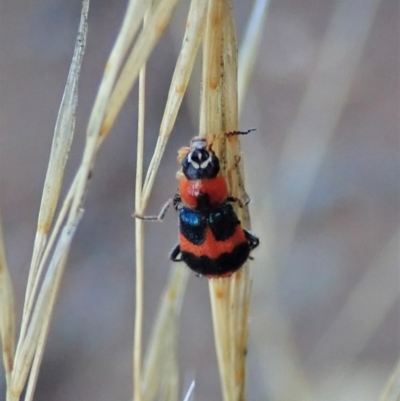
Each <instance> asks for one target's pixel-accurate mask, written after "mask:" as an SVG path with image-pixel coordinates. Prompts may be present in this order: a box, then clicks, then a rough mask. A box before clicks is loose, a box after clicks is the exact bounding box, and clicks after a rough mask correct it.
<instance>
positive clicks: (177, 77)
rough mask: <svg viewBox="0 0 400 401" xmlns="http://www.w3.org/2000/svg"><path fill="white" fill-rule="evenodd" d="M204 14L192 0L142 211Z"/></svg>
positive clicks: (204, 4)
mask: <svg viewBox="0 0 400 401" xmlns="http://www.w3.org/2000/svg"><path fill="white" fill-rule="evenodd" d="M206 10H207V2H206V1H204V0H192V2H191V5H190V10H189V15H188V18H187V23H186V31H185V35H184V38H183V41H182V48H181V51H180V53H179V57H178V61H177V63H176V67H175V71H174V75H173V77H172V80H171V85H170V89H169V92H168V99H167V103H166V105H165V110H164V114H163V117H162V121H161V127H160V134H159V137H158V140H157V144H156V148H155V151H154V155H153V157H152V159H151V162H150V166H149V169H148V171H147V175H146V180H145V184H144V188H143V202H142V206H143V207H146V205H147V202H148V199H149V197H150V193H151V190H152V187H153V184H154V180H155V177H156V173H157V170H158V167H159V165H160V161H161V157H162V155H163V153H164V150H165V146H166V144H167V140H168V138H169V136H170V134H171V131H172V128H173V125H174V123H175V120H176V116H177V114H178V111H179V108H180V106H181V104H182V100H183V96H184V95H185V92H186V89H187V85H188V82H189V78H190V75H191V73H192V70H193V65H194V62H195V59H196V54H197V51H198V48H199V45H200V41H201V38H202V36H203V31H204V24H205V16H206Z"/></svg>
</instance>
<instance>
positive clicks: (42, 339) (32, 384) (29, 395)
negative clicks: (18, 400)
mask: <svg viewBox="0 0 400 401" xmlns="http://www.w3.org/2000/svg"><path fill="white" fill-rule="evenodd" d="M67 253H68V252H67ZM67 253H65V256H64V258H63V259H62V260H61V266H60V269H58V271H57V274H56V280H55V282H54V286H53V287H52V289H51V294H50V299H49V303H48V305H47V310H46V312H45V314H46V316H48V317H49V318H48V319H47V320H46V321H45V322H44V324H43V326H42V327H41V328H40V334H39V340H38V343H37V347H36V352H35V356H34V358H33V362H32V367H31V370H30V372H29V379H28V385H27V387H26V392H25V398H24V401H32V399H33V395H34V391H35V388H36V383H37V378H38V375H39V369H40V364H41V362H42V358H43V353H44V347H45V344H46V340H47V335H48V333H49V328H50V318H51V316H52V314H53V310H54V305H55V301H56V298H57V294H58V290H59V287H60V283H61V278H62V276H63V272H64V269H65V265H66V263H67Z"/></svg>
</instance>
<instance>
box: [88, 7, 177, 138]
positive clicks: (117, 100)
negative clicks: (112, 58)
mask: <svg viewBox="0 0 400 401" xmlns="http://www.w3.org/2000/svg"><path fill="white" fill-rule="evenodd" d="M178 1H179V0H164V1H162V2H161V3H160V4H159V5H158V6H157V8H156V9H155V10H154V13H153V14H152V15H151V16H150V18H149V21H148V23H147V24H146V26H145V27H144V29H143V31H142V32H141V33H140V34H139V36H138V38H137V40H136V42H135V46H134V47H133V49H132V51H131V53H130V55H129V56H128V58H127V60H126V62H125V65H124V67H123V69H122V71H121V74H120V76H119V78H118V80H117V82H116V84H115V88H114V90H113V92H112V94H111V97H110V101H109V103H108V105H107V110H106V113H105V118H104V123H103V128H102V135H103V136H104V135H106V134H107V132H108V131H109V129H110V127H111V126H112V125H113V124H114V121H115V119H116V118H117V116H118V114H119V112H120V111H121V108H122V106H123V104H124V103H125V100H126V98H127V96H128V94H129V92H130V91H131V89H132V86H133V84H134V83H135V81H136V78H137V77H138V74H139V71H140V69H141V68H142V66H143V65H144V63H145V62H146V60H147V59H148V57H149V55H150V53H151V52H152V50H153V48H154V46H155V45H156V43H157V42H158V40H159V39H160V37H161V35H162V34H163V33H164V30H165V29H166V27H167V26H168V24H169V21H170V18H171V16H172V12H173V10H174V8H175V6H176V5H177V3H178ZM95 132H97V131H95Z"/></svg>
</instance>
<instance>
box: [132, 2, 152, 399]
mask: <svg viewBox="0 0 400 401" xmlns="http://www.w3.org/2000/svg"><path fill="white" fill-rule="evenodd" d="M151 6H152V4H151V3H149V8H148V9H147V11H146V14H145V16H144V19H143V27H145V26H146V25H147V22H148V18H149V15H150V13H151ZM145 94H146V64H145V65H144V66H143V67H142V69H141V70H140V73H139V99H138V133H137V143H136V147H137V150H136V177H135V210H141V202H142V200H141V198H142V182H143V158H144V125H145V111H146V96H145ZM135 223H136V224H135V259H136V269H135V271H136V283H135V284H136V291H135V323H134V337H133V381H132V383H133V398H134V400H136V401H141V400H142V383H141V381H142V337H143V298H144V242H145V241H144V221H143V220H141V219H136V221H135Z"/></svg>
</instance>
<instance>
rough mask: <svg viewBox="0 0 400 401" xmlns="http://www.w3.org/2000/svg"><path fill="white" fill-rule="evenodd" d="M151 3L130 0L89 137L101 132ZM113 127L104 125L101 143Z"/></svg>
mask: <svg viewBox="0 0 400 401" xmlns="http://www.w3.org/2000/svg"><path fill="white" fill-rule="evenodd" d="M150 1H151V0H143V1H139V0H130V1H129V3H128V7H127V10H126V13H125V16H124V20H123V22H122V26H121V30H120V32H119V34H118V37H117V40H116V41H115V45H114V47H113V49H112V50H111V54H110V57H109V58H108V61H107V64H106V66H105V69H104V75H103V78H102V80H101V83H100V87H99V90H98V92H97V96H96V100H95V102H94V105H93V109H92V112H91V114H90V118H89V123H88V129H87V136H88V137H92V136H96V137H97V136H98V134H99V132H100V128H101V126H102V124H103V120H104V114H105V110H106V107H107V105H108V103H109V99H110V95H111V93H112V90H113V89H114V85H115V82H116V79H117V75H118V73H119V71H120V69H121V67H122V65H123V61H124V59H125V56H126V54H127V51H128V48H129V47H130V46H131V44H132V41H133V38H134V36H135V34H136V32H137V31H138V29H139V27H140V24H141V22H142V20H143V16H144V13H145V12H146V10H147V8H148V6H149V4H150ZM146 59H147V58H146ZM146 59H145V60H146ZM135 79H136V77H135ZM111 127H112V124H103V127H102V129H101V135H102V137H101V138H100V139H101V141H102V140H104V137H105V136H106V135H107V134H108V132H109V130H110V129H111Z"/></svg>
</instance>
